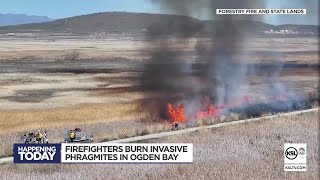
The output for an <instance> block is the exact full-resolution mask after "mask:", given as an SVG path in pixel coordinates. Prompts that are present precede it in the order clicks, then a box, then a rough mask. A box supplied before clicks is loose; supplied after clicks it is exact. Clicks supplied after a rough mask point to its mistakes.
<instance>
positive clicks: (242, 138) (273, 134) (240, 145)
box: [0, 111, 319, 179]
mask: <svg viewBox="0 0 320 180" xmlns="http://www.w3.org/2000/svg"><path fill="white" fill-rule="evenodd" d="M318 130H319V111H317V112H310V113H306V114H302V115H299V116H291V117H290V116H289V117H279V118H274V119H272V120H268V121H260V122H254V123H248V124H241V125H234V126H228V127H223V128H218V129H208V130H201V131H197V132H193V133H185V134H180V135H175V136H170V137H166V138H161V139H156V140H149V141H148V142H153V143H163V142H165V143H193V144H194V163H193V164H188V165H185V164H171V165H169V164H61V165H41V166H40V165H14V164H7V165H2V166H0V172H2V179H22V178H25V179H67V178H69V179H106V178H108V179H159V178H161V179H318V177H319V172H318V168H319V156H318V150H319V146H318V143H319V142H318V138H317V137H318V132H319V131H318ZM287 142H291V143H292V142H304V143H307V144H308V156H307V158H308V159H307V162H308V165H307V168H308V170H307V172H304V173H300V172H288V173H285V172H284V171H283V152H282V151H283V144H284V143H287Z"/></svg>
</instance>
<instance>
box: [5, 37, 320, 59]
mask: <svg viewBox="0 0 320 180" xmlns="http://www.w3.org/2000/svg"><path fill="white" fill-rule="evenodd" d="M171 41H172V44H174V45H173V47H174V48H177V49H180V50H181V52H184V54H185V57H186V59H185V60H189V61H190V60H191V61H192V60H194V58H195V54H194V52H193V51H194V48H195V46H196V44H197V42H199V41H201V42H203V43H208V42H209V41H208V39H206V38H190V39H188V40H186V39H181V38H174V39H172V40H171ZM0 43H1V46H0V60H14V59H24V60H30V59H49V60H50V59H51V60H52V59H65V58H66V57H68V56H67V55H68V54H70V52H72V51H77V53H78V56H77V57H76V58H77V59H100V60H108V59H109V60H112V59H113V58H118V59H120V60H121V59H126V60H131V61H133V60H134V61H140V60H141V59H143V58H146V57H147V56H146V54H144V52H145V51H146V50H148V49H149V48H151V47H150V42H149V40H147V39H144V38H141V37H130V36H125V35H124V36H120V37H119V36H115V37H113V36H112V35H110V36H106V37H104V38H101V39H100V38H93V37H87V36H85V37H82V36H79V37H77V36H75V37H68V36H63V37H56V36H49V35H48V37H47V36H46V37H45V38H39V39H37V36H31V37H29V36H21V37H9V38H8V37H1V36H0ZM244 43H245V45H246V50H247V51H251V53H253V59H251V60H250V61H252V62H264V63H267V62H268V61H272V60H274V59H270V57H272V58H273V56H270V54H271V53H274V52H281V53H282V57H281V61H283V62H291V63H298V64H305V63H308V64H316V63H318V48H317V46H318V40H317V38H309V37H306V38H303V37H301V38H249V39H248V40H247V42H244ZM152 47H153V48H156V47H157V46H152Z"/></svg>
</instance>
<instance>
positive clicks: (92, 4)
mask: <svg viewBox="0 0 320 180" xmlns="http://www.w3.org/2000/svg"><path fill="white" fill-rule="evenodd" d="M159 1H160V0H159ZM0 2H1V4H0V13H2V14H6V13H14V14H28V15H41V16H48V17H50V18H54V19H58V18H64V17H71V16H76V15H82V14H90V13H96V12H106V11H126V12H149V13H166V12H165V11H164V10H163V9H161V8H159V7H158V6H156V5H153V4H152V3H151V2H150V0H0ZM266 2H268V3H267V7H268V8H288V9H289V8H307V12H308V10H309V9H310V11H309V12H310V13H308V15H286V16H284V15H278V16H275V15H267V16H265V18H264V19H265V22H267V23H271V24H289V23H295V24H318V16H317V13H318V5H317V3H318V0H266ZM301 2H302V3H301ZM305 2H310V3H305ZM257 8H260V7H257ZM197 18H199V17H197ZM201 18H202V19H206V18H205V17H201Z"/></svg>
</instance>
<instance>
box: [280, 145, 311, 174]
mask: <svg viewBox="0 0 320 180" xmlns="http://www.w3.org/2000/svg"><path fill="white" fill-rule="evenodd" d="M306 170H307V144H284V171H306Z"/></svg>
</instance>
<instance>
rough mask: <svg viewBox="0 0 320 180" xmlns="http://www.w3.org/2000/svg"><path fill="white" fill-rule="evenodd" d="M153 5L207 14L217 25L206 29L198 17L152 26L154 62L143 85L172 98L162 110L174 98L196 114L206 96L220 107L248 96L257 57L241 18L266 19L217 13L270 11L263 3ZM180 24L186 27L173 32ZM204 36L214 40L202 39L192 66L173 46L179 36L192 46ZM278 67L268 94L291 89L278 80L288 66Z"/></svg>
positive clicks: (164, 0)
mask: <svg viewBox="0 0 320 180" xmlns="http://www.w3.org/2000/svg"><path fill="white" fill-rule="evenodd" d="M152 2H153V3H154V4H157V5H159V6H160V7H161V8H163V9H165V11H166V12H170V13H173V14H179V15H186V16H194V15H195V14H197V13H199V12H203V13H204V14H206V15H208V16H210V19H214V20H216V23H211V24H210V23H208V24H207V25H206V27H203V26H202V25H200V24H199V23H197V22H196V21H194V20H193V19H191V20H184V21H183V22H180V20H181V19H179V18H176V19H174V20H172V21H170V23H167V24H162V25H161V26H156V25H155V26H156V27H153V28H149V33H148V35H149V37H150V38H151V39H150V40H151V41H150V42H151V44H149V46H151V47H152V48H151V50H150V51H149V56H150V57H151V58H150V62H149V64H147V65H146V67H145V73H144V74H143V76H142V78H141V81H142V84H143V85H144V86H145V88H146V89H150V90H153V91H158V92H161V93H162V94H163V95H164V97H166V98H161V99H159V101H158V103H157V104H156V106H158V107H164V106H165V103H167V102H168V101H170V100H171V101H173V99H172V98H171V97H183V98H181V99H183V100H181V102H185V101H187V102H188V103H184V104H185V105H186V107H185V109H186V114H194V112H193V111H194V110H195V109H197V108H199V106H200V105H201V104H203V103H202V101H201V97H203V96H206V97H209V98H210V101H211V102H213V103H214V104H224V103H229V102H232V101H235V100H237V99H239V98H240V97H242V96H244V95H246V92H245V90H243V89H241V88H240V87H241V86H242V85H244V84H246V83H247V80H246V77H247V74H248V72H250V71H252V68H250V66H249V63H250V62H251V59H252V57H251V56H250V52H247V51H246V50H244V49H246V48H245V45H246V43H247V41H248V39H247V38H246V34H244V33H243V31H240V30H239V28H241V27H239V25H241V23H239V20H241V22H246V21H253V20H261V19H263V17H262V16H257V15H254V16H252V15H248V16H247V15H242V16H239V15H237V16H235V15H216V9H226V8H228V9H229V8H234V9H242V8H243V9H262V8H266V5H265V2H264V1H263V0H199V1H194V0H152ZM176 24H179V26H182V27H183V28H172V27H174V25H176ZM163 32H165V33H163ZM201 34H206V37H209V38H207V39H208V40H207V41H202V40H198V41H197V43H196V46H195V50H196V62H197V63H196V64H191V63H190V61H188V60H186V59H183V55H182V54H183V52H181V50H179V49H178V48H175V47H174V46H173V44H174V42H173V41H174V40H176V38H177V37H178V38H179V37H183V39H186V40H185V43H186V44H187V43H188V41H187V39H188V37H193V36H201ZM170 35H172V36H170ZM181 41H183V40H181ZM149 48H150V47H149ZM275 67H276V69H277V70H276V71H274V72H272V74H270V76H269V77H270V78H269V80H270V81H272V83H273V84H274V87H271V88H270V89H272V90H270V92H269V91H268V93H273V92H276V91H281V93H285V92H286V89H285V87H284V86H283V85H282V84H281V82H279V81H278V76H279V73H280V72H281V70H282V64H279V65H275ZM275 94H277V93H275ZM159 109H160V108H159ZM159 111H162V110H159Z"/></svg>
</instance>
